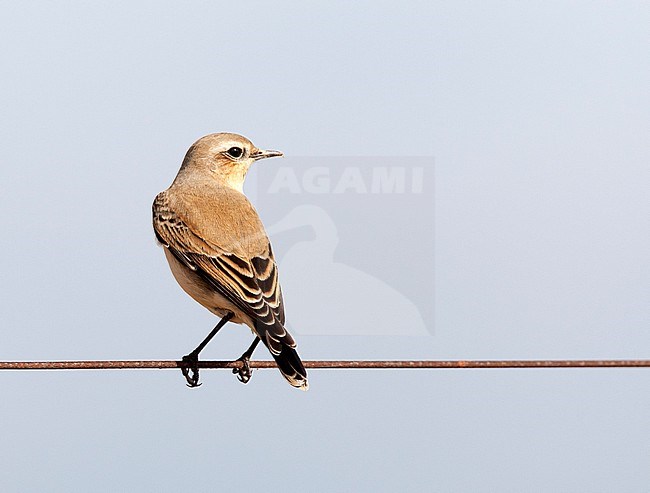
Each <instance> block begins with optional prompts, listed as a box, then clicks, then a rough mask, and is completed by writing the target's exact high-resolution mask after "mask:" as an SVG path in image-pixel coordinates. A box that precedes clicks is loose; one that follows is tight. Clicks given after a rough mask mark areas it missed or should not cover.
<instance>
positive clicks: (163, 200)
mask: <svg viewBox="0 0 650 493" xmlns="http://www.w3.org/2000/svg"><path fill="white" fill-rule="evenodd" d="M275 156H282V153H281V152H279V151H262V150H260V149H258V148H257V147H255V146H254V145H253V143H252V142H251V141H250V140H248V139H247V138H245V137H242V136H241V135H237V134H231V133H218V134H211V135H206V136H205V137H203V138H201V139H199V140H198V141H196V142H195V143H194V144H193V145H192V146H191V147H190V149H189V150H188V151H187V154H186V155H185V159H184V160H183V164H182V165H181V169H180V170H179V172H178V175H177V176H176V178H175V180H174V182H173V183H172V185H171V187H169V188H168V189H167V190H165V191H164V192H161V193H159V194H158V196H157V197H156V199H155V200H154V203H153V227H154V230H155V232H156V238H157V239H158V241H159V242H160V243H161V244H162V245H163V247H164V251H165V256H166V257H167V261H168V262H169V266H170V267H171V271H172V273H173V275H174V277H175V278H176V281H177V282H178V284H180V286H181V287H182V288H183V290H185V292H186V293H187V294H189V295H190V296H191V297H192V298H194V299H195V300H196V301H198V302H199V303H200V304H201V305H203V306H204V307H206V308H207V309H208V310H210V311H211V312H212V313H214V314H215V315H217V316H219V317H221V321H220V322H219V324H217V326H216V327H215V328H214V329H213V330H212V332H210V334H208V336H207V337H206V338H205V340H204V341H203V342H201V344H199V346H198V347H197V348H196V349H195V350H194V351H192V352H191V353H190V354H188V355H187V356H185V357H183V361H184V362H185V366H184V367H183V368H182V370H183V375H184V376H185V378H186V380H187V382H188V385H189V386H190V387H196V386H198V385H199V368H198V357H199V353H200V352H201V350H202V349H203V348H204V347H205V345H206V344H207V343H208V342H209V341H210V339H212V337H214V335H215V334H216V333H217V332H218V331H219V329H220V328H221V327H223V326H224V325H225V324H226V323H227V322H229V321H230V322H234V323H238V324H245V325H247V326H248V327H250V329H251V330H252V331H253V334H254V335H255V340H254V341H253V343H252V344H251V346H250V347H249V348H248V350H247V351H246V352H245V353H244V354H242V356H241V357H240V358H239V359H238V360H237V361H241V362H242V368H239V369H235V370H233V373H238V375H239V379H240V380H241V381H242V382H243V383H247V382H248V381H249V380H250V377H251V370H250V365H249V361H250V357H251V356H252V354H253V351H254V350H255V348H256V347H257V344H258V343H259V342H260V340H261V341H262V342H263V343H264V344H265V345H266V347H267V348H268V349H269V351H270V352H271V354H272V355H273V358H274V359H275V361H276V363H277V365H278V368H279V369H280V371H281V372H282V375H284V377H285V378H286V379H287V380H288V381H289V383H290V384H291V385H293V386H294V387H298V388H300V389H302V390H307V388H308V384H307V372H306V371H305V367H304V366H303V364H302V362H301V361H300V357H299V356H298V353H297V352H296V349H295V348H296V343H295V341H294V339H293V337H291V334H289V332H287V330H286V329H285V327H284V323H285V316H284V307H283V302H282V291H281V288H280V283H279V281H278V269H277V266H276V263H275V259H274V258H273V251H272V250H271V244H270V242H269V239H268V236H267V235H266V232H265V231H264V225H263V224H262V221H261V220H260V218H259V216H258V215H257V212H256V211H255V208H254V207H253V205H252V204H251V203H250V202H249V201H248V199H247V198H246V196H245V195H244V193H243V186H244V179H245V178H246V173H247V172H248V168H249V167H250V165H251V164H253V163H254V162H255V161H258V160H260V159H264V158H269V157H275Z"/></svg>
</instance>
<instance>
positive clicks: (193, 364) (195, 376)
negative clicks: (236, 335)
mask: <svg viewBox="0 0 650 493" xmlns="http://www.w3.org/2000/svg"><path fill="white" fill-rule="evenodd" d="M232 317H233V314H232V313H230V312H228V313H226V315H224V317H223V318H222V319H221V320H219V323H218V324H217V325H216V327H215V328H214V329H212V331H211V332H210V333H209V334H208V336H207V337H206V338H205V339H203V342H201V344H199V345H198V346H197V347H196V349H195V350H194V351H192V352H191V353H190V354H187V355H185V356H183V360H182V361H183V366H181V372H183V376H184V377H185V380H187V386H188V387H198V386H199V385H201V384H200V383H199V353H200V352H201V351H203V348H204V347H205V346H207V345H208V342H210V341H211V340H212V338H213V337H214V336H215V335H217V332H219V329H221V327H223V326H224V325H226V324H227V323H228V321H229V320H230V319H231V318H232Z"/></svg>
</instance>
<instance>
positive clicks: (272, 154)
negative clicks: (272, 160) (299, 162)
mask: <svg viewBox="0 0 650 493" xmlns="http://www.w3.org/2000/svg"><path fill="white" fill-rule="evenodd" d="M280 156H284V154H282V153H281V152H280V151H262V150H260V149H258V150H257V151H255V152H254V153H253V154H251V157H252V158H253V159H254V160H255V161H259V160H260V159H266V158H267V157H280Z"/></svg>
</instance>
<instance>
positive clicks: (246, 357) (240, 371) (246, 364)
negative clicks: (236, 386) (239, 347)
mask: <svg viewBox="0 0 650 493" xmlns="http://www.w3.org/2000/svg"><path fill="white" fill-rule="evenodd" d="M259 343H260V338H259V337H256V338H255V340H254V341H253V344H251V346H250V347H249V348H248V349H247V350H246V352H245V353H244V354H242V355H241V356H240V357H239V359H238V360H236V361H241V362H242V367H241V368H234V369H233V370H232V372H233V373H234V374H235V375H237V378H238V379H239V381H240V382H241V383H248V381H249V380H250V379H251V376H252V374H253V373H252V371H251V366H250V361H251V356H253V352H254V351H255V348H256V347H257V345H258V344H259Z"/></svg>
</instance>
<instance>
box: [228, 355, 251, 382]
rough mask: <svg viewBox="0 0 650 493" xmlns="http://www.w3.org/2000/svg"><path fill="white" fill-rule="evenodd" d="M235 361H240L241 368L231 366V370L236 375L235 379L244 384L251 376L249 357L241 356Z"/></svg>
mask: <svg viewBox="0 0 650 493" xmlns="http://www.w3.org/2000/svg"><path fill="white" fill-rule="evenodd" d="M236 361H241V363H242V366H241V368H233V370H232V372H233V373H234V374H235V375H237V380H239V381H240V382H241V383H244V384H246V383H248V382H249V381H250V379H251V376H253V372H252V370H251V365H250V358H247V357H241V358H239V359H238V360H236Z"/></svg>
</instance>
